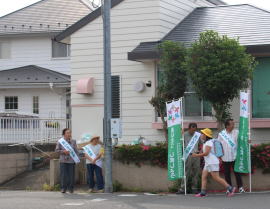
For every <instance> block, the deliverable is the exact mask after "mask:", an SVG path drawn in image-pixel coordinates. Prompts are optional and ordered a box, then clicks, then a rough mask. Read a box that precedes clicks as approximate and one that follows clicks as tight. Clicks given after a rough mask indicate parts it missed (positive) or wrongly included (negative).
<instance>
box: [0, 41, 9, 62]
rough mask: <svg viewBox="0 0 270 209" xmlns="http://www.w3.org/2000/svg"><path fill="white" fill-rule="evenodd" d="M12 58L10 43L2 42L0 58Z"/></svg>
mask: <svg viewBox="0 0 270 209" xmlns="http://www.w3.org/2000/svg"><path fill="white" fill-rule="evenodd" d="M9 58H10V43H9V42H0V59H9Z"/></svg>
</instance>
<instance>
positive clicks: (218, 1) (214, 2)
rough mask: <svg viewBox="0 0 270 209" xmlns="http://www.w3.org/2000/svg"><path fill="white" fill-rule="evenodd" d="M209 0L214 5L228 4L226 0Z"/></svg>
mask: <svg viewBox="0 0 270 209" xmlns="http://www.w3.org/2000/svg"><path fill="white" fill-rule="evenodd" d="M207 1H208V2H210V3H212V4H214V5H226V3H225V2H224V1H220V0H207Z"/></svg>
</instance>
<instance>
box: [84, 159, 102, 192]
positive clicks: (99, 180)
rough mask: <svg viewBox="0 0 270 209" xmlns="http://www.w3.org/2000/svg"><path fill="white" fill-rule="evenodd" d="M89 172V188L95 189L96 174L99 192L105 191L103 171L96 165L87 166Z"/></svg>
mask: <svg viewBox="0 0 270 209" xmlns="http://www.w3.org/2000/svg"><path fill="white" fill-rule="evenodd" d="M87 172H88V183H89V188H90V189H93V188H94V187H95V180H94V173H96V180H97V188H98V190H101V189H104V181H103V175H102V169H101V168H100V167H99V166H97V165H95V164H87Z"/></svg>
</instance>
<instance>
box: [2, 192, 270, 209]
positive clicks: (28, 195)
mask: <svg viewBox="0 0 270 209" xmlns="http://www.w3.org/2000/svg"><path fill="white" fill-rule="evenodd" d="M63 208H65V209H135V208H136V209H176V208H177V209H270V192H269V193H256V194H243V195H236V196H234V197H231V198H227V197H225V196H224V195H209V196H208V197H204V198H196V197H193V196H192V195H188V196H182V195H181V196H176V195H151V194H126V193H124V194H122V193H114V194H86V193H77V194H72V195H71V194H65V195H63V194H61V193H59V192H27V191H0V209H63Z"/></svg>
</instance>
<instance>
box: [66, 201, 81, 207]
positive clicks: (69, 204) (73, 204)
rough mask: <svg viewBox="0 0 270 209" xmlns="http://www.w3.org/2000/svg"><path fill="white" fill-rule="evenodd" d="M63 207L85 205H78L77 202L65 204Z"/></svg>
mask: <svg viewBox="0 0 270 209" xmlns="http://www.w3.org/2000/svg"><path fill="white" fill-rule="evenodd" d="M62 205H63V206H81V205H84V203H82V202H81V203H76V202H70V203H64V204H62Z"/></svg>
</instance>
